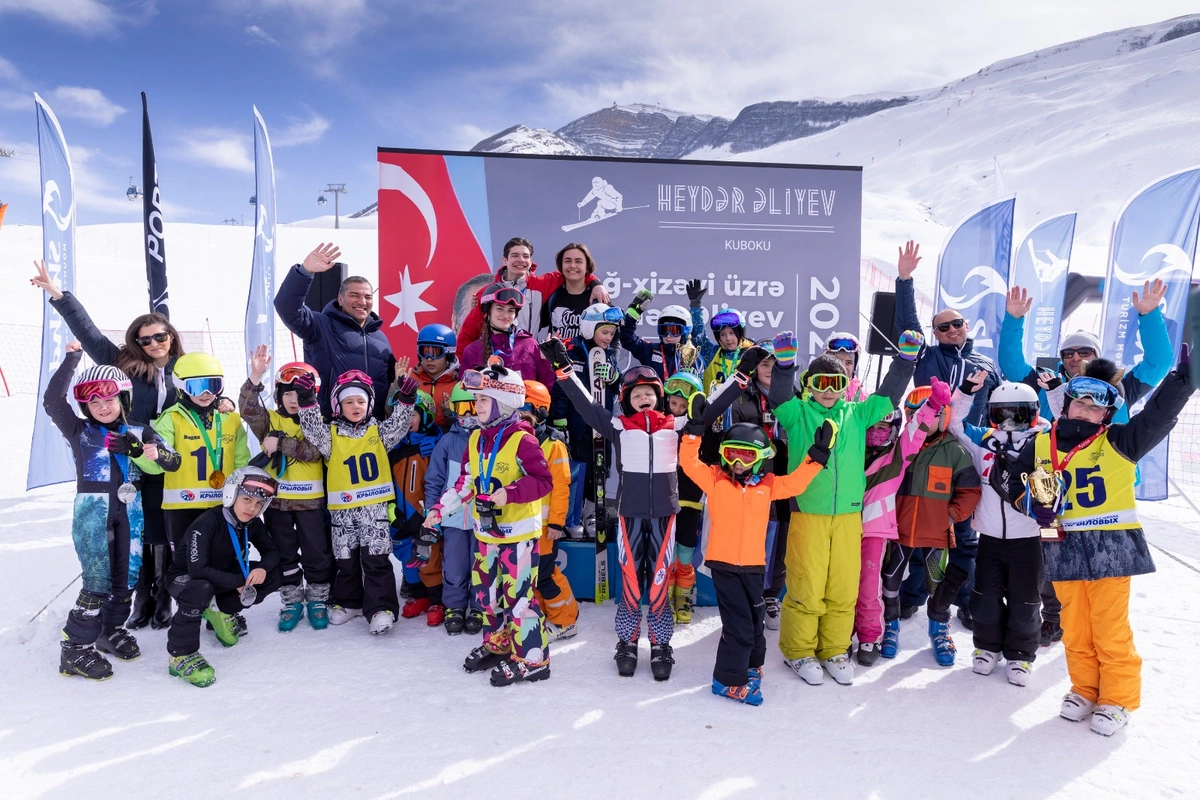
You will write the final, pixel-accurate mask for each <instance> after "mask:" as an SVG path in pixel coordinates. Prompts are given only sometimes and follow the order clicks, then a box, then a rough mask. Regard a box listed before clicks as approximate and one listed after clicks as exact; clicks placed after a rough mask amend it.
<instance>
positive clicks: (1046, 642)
mask: <svg viewBox="0 0 1200 800" xmlns="http://www.w3.org/2000/svg"><path fill="white" fill-rule="evenodd" d="M1060 641H1062V627H1061V626H1060V625H1059V624H1058V623H1057V622H1055V621H1054V620H1052V619H1048V620H1044V621H1043V622H1042V634H1041V641H1039V642H1038V644H1039V645H1040V646H1042V647H1049V646H1050V645H1052V644H1054V643H1055V642H1060Z"/></svg>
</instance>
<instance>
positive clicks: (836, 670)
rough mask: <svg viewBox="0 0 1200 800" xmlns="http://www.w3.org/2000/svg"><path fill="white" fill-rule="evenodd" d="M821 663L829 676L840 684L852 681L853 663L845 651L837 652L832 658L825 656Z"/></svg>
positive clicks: (846, 684) (843, 684)
mask: <svg viewBox="0 0 1200 800" xmlns="http://www.w3.org/2000/svg"><path fill="white" fill-rule="evenodd" d="M821 665H822V666H823V667H825V671H826V672H828V673H829V677H831V678H833V679H834V680H835V681H837V682H838V683H840V684H841V685H842V686H849V685H850V684H852V683H854V664H852V663H851V662H850V657H849V656H847V655H846V654H845V653H838V654H837V655H836V656H834V657H833V658H827V659H825V660H824V661H822V662H821Z"/></svg>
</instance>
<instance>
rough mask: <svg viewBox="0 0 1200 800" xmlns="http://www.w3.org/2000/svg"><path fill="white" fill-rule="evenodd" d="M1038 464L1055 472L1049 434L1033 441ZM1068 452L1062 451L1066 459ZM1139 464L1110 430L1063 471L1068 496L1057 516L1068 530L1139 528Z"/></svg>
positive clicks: (1077, 454) (1080, 452) (1076, 456)
mask: <svg viewBox="0 0 1200 800" xmlns="http://www.w3.org/2000/svg"><path fill="white" fill-rule="evenodd" d="M1033 452H1034V457H1035V459H1036V463H1037V464H1041V465H1042V466H1043V467H1045V469H1046V471H1048V472H1052V471H1053V469H1054V467H1053V464H1052V463H1051V460H1050V434H1049V433H1040V434H1038V437H1037V439H1036V440H1035V442H1034V451H1033ZM1065 456H1066V453H1059V454H1058V458H1060V459H1061V458H1064V457H1065ZM1136 469H1137V465H1136V464H1134V463H1133V462H1132V461H1130V460H1128V459H1127V458H1125V457H1124V456H1122V455H1121V454H1120V453H1118V452H1117V451H1116V450H1114V449H1113V446H1112V444H1111V443H1109V441H1108V435H1107V432H1105V433H1102V434H1101V435H1099V436H1097V437H1096V439H1095V441H1093V442H1092V443H1091V444H1090V445H1088V446H1087V447H1086V448H1084V449H1083V450H1080V451H1079V452H1078V453H1076V454H1075V455H1074V456H1073V457H1072V458H1071V460H1070V461H1069V462H1068V463H1067V466H1066V467H1065V468H1064V469H1063V471H1062V472H1061V473H1060V474H1061V475H1062V479H1063V482H1064V483H1065V484H1066V499H1065V502H1064V503H1063V508H1062V510H1061V511H1060V512H1059V514H1058V517H1059V519H1060V520H1062V525H1063V529H1064V530H1067V531H1073V530H1075V531H1087V530H1101V531H1113V530H1126V529H1129V528H1140V527H1141V523H1140V522H1138V518H1137V501H1136V500H1135V499H1134V494H1133V485H1134V482H1135V474H1134V473H1135V471H1136Z"/></svg>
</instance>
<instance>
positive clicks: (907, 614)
mask: <svg viewBox="0 0 1200 800" xmlns="http://www.w3.org/2000/svg"><path fill="white" fill-rule="evenodd" d="M919 608H920V606H906V605H902V606H900V619H911V618H912V615H913V614H916V613H917V609H919Z"/></svg>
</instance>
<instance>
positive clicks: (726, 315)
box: [708, 308, 746, 339]
mask: <svg viewBox="0 0 1200 800" xmlns="http://www.w3.org/2000/svg"><path fill="white" fill-rule="evenodd" d="M708 326H709V327H710V328H712V332H713V333H714V334H719V333H720V332H721V329H722V328H732V329H733V332H734V333H736V334H737V337H738V338H739V339H743V338H745V336H746V318H745V317H743V316H742V312H740V311H738V310H737V309H736V308H727V309H725V310H724V311H722V312H720V313H719V314H714V315H713V318H712V319H711V320H709V321H708Z"/></svg>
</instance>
